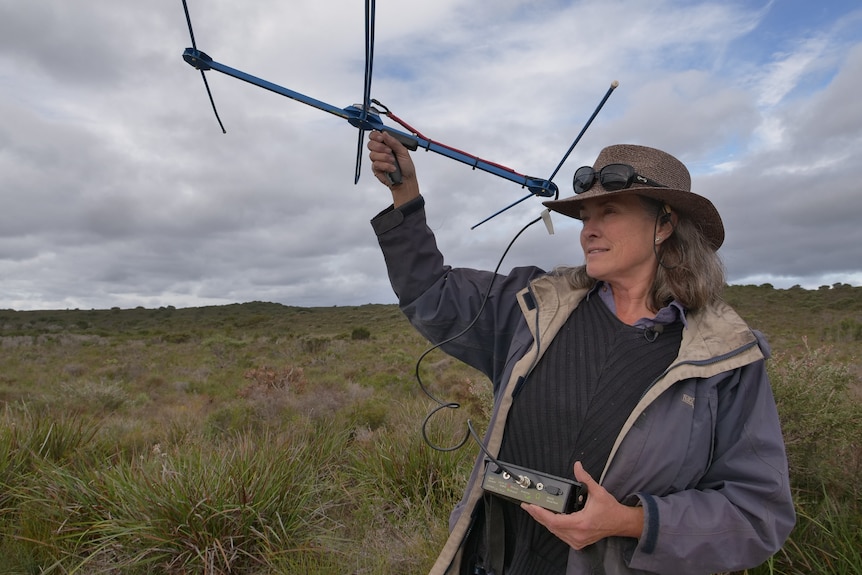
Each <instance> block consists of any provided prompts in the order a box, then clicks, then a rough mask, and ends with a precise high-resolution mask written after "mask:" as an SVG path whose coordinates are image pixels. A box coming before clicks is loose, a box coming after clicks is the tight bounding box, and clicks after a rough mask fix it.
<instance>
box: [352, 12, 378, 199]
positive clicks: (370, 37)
mask: <svg viewBox="0 0 862 575" xmlns="http://www.w3.org/2000/svg"><path fill="white" fill-rule="evenodd" d="M376 11H377V10H376V6H375V0H365V89H364V90H363V92H362V110H361V111H360V113H359V141H358V143H357V144H356V174H355V177H354V179H353V183H354V185H355V184H358V183H359V174H360V172H361V170H362V152H363V149H364V148H363V144H364V143H365V128H364V126H365V124H366V122H367V120H368V108H369V107H370V106H371V72H372V68H373V67H374V19H375V12H376Z"/></svg>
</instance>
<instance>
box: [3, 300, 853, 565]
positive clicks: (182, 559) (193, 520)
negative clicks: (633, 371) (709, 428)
mask: <svg viewBox="0 0 862 575" xmlns="http://www.w3.org/2000/svg"><path fill="white" fill-rule="evenodd" d="M725 298H726V299H727V301H728V302H730V303H731V304H732V305H733V306H734V307H735V308H736V309H737V310H738V311H739V312H740V314H741V315H742V316H743V317H744V318H746V320H747V321H748V322H749V323H750V324H751V325H752V327H754V328H755V329H758V330H760V331H762V332H764V333H765V334H766V336H767V337H768V339H769V341H770V344H771V346H772V348H773V354H774V355H773V358H772V359H771V360H770V362H769V370H770V375H771V378H772V382H773V389H774V393H775V397H776V402H777V404H778V406H779V412H780V415H781V419H782V426H783V431H784V434H785V440H786V443H787V448H788V455H789V458H790V465H791V481H792V487H793V490H794V494H795V496H796V501H797V510H798V512H799V522H798V525H797V527H796V529H795V530H794V532H793V534H792V535H791V538H790V540H789V541H788V543H787V545H785V547H784V549H782V550H781V551H780V552H779V553H778V554H776V555H775V556H774V557H773V558H772V559H771V560H770V561H769V562H768V563H767V564H765V565H763V566H761V567H759V568H757V569H754V570H752V571H751V572H752V573H758V574H760V573H764V574H765V573H782V574H797V573H798V574H802V573H827V574H831V573H834V574H839V573H840V574H844V573H862V559H860V554H859V549H862V530H860V525H862V489H860V487H859V484H860V483H859V481H858V479H857V478H858V477H859V476H860V474H862V456H860V453H862V445H860V439H862V385H860V376H862V369H860V365H862V364H860V361H862V360H860V357H859V352H860V349H862V346H860V341H862V288H858V287H852V286H848V285H846V284H836V285H833V286H823V287H822V288H821V289H818V290H804V289H802V288H799V287H794V288H791V289H787V290H777V289H775V288H773V287H772V286H770V285H768V284H767V285H761V286H729V287H728V288H727V290H726V293H725ZM427 347H428V346H427V343H426V342H425V341H423V340H422V339H421V337H420V336H418V335H417V334H416V333H415V331H414V330H413V329H412V328H411V327H410V325H409V324H408V323H407V321H406V320H405V319H404V317H403V316H402V314H401V312H400V311H399V310H398V309H397V307H395V306H393V305H366V306H344V307H342V306H338V307H327V308H300V307H293V306H285V305H280V304H273V303H265V302H251V303H245V304H234V305H227V306H211V307H200V308H174V307H170V306H169V307H163V308H158V309H145V308H141V307H138V308H135V309H119V308H114V309H110V310H49V311H13V310H0V365H2V367H3V368H2V370H0V572H2V573H58V574H66V573H73V572H74V573H86V574H91V573H124V574H125V573H128V574H131V575H137V574H142V575H143V574H150V573H160V574H161V573H168V574H172V573H176V574H180V573H183V574H184V573H205V574H208V575H216V574H222V573H234V574H249V575H252V574H253V575H257V574H264V573H266V574H273V573H285V574H288V573H308V574H320V575H322V574H329V573H363V574H369V575H375V574H381V575H382V574H384V573H387V574H388V573H405V574H412V573H417V574H418V573H424V572H426V571H427V569H428V568H429V567H430V564H431V563H432V561H433V559H434V557H435V556H436V553H437V551H438V550H439V548H440V546H441V545H442V543H443V541H444V540H445V537H446V528H447V517H448V514H449V511H450V509H451V507H452V506H453V505H454V504H455V502H456V501H457V499H458V498H459V497H460V494H461V490H462V489H463V486H464V483H465V482H466V479H467V476H468V474H469V472H470V467H471V465H472V460H473V458H474V457H475V456H476V454H477V451H478V448H477V447H476V446H475V445H472V444H470V443H468V444H467V445H466V446H465V447H464V448H462V449H460V450H458V451H455V452H451V453H443V452H439V451H435V450H433V449H431V448H429V447H428V446H427V445H426V444H425V443H424V442H423V440H422V432H421V429H420V428H421V424H422V421H423V419H424V418H425V415H426V414H427V412H428V410H429V408H430V407H431V405H430V402H429V400H428V399H427V398H426V397H425V396H424V395H423V394H422V393H421V392H420V390H419V389H418V386H417V384H416V381H415V378H414V371H415V369H416V360H417V358H418V357H419V356H420V355H421V354H422V352H423V351H425V350H426V349H427ZM419 370H420V373H421V374H422V377H423V381H424V382H425V383H426V384H427V385H428V386H429V387H430V388H431V389H432V391H433V392H434V393H435V395H437V396H438V397H443V398H445V399H447V400H452V401H457V402H459V403H460V404H461V405H462V407H461V409H459V410H444V411H443V412H441V413H440V414H438V415H437V416H435V418H434V419H433V421H432V426H431V427H432V429H431V433H433V436H434V438H435V441H438V443H440V444H443V445H452V444H455V443H457V442H458V441H460V439H461V438H462V437H463V434H464V433H465V431H466V428H465V421H466V420H467V419H468V418H469V419H471V420H472V421H473V422H474V424H475V425H476V426H477V427H478V428H480V430H481V429H484V427H485V425H486V423H487V417H488V412H489V406H490V401H491V400H490V394H489V392H488V386H487V385H486V381H485V378H484V377H483V376H482V375H481V374H479V373H477V372H475V371H473V370H471V369H470V368H467V367H466V366H464V365H462V364H460V363H458V362H456V361H453V360H452V359H451V358H448V357H447V356H445V355H444V354H443V353H442V352H439V351H434V352H432V353H431V354H430V355H429V356H428V357H427V358H426V360H425V361H423V363H422V364H421V365H420V366H419Z"/></svg>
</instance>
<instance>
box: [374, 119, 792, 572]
mask: <svg viewBox="0 0 862 575" xmlns="http://www.w3.org/2000/svg"><path fill="white" fill-rule="evenodd" d="M368 148H369V150H370V152H371V153H370V157H371V160H372V169H373V171H374V173H375V175H376V176H377V178H378V179H379V180H380V181H381V182H383V183H385V184H388V182H389V180H388V178H387V177H386V176H387V173H388V172H392V171H393V170H394V169H395V167H396V166H395V162H394V158H395V157H397V160H398V163H399V164H400V168H401V170H402V177H403V183H401V184H400V185H397V186H391V187H390V190H391V193H392V198H393V205H392V206H390V207H389V208H388V209H386V210H384V211H383V212H381V213H380V214H378V215H377V216H376V217H375V218H374V219H373V220H372V225H373V227H374V229H375V232H376V233H377V236H378V241H379V243H380V246H381V248H382V250H383V254H384V257H385V260H386V264H387V267H388V270H389V277H390V281H391V282H392V286H393V288H394V290H395V292H396V294H397V295H398V298H399V305H400V307H401V309H402V310H403V311H404V313H405V314H406V315H407V317H408V318H409V319H410V321H411V322H412V324H413V325H414V326H415V327H416V329H418V330H419V331H420V332H421V333H422V334H423V335H424V336H425V337H427V338H428V339H429V340H430V341H432V342H441V341H445V340H447V339H448V338H449V337H451V336H453V335H455V334H458V333H460V332H461V331H462V330H463V329H464V328H465V327H466V326H467V325H468V324H469V323H470V322H471V321H472V320H473V319H474V316H475V315H476V314H477V313H478V312H479V306H480V304H481V302H482V300H483V296H484V295H485V293H488V298H487V304H486V305H485V307H484V309H483V310H482V312H481V315H480V316H479V318H478V321H477V322H476V324H475V325H474V326H473V327H472V328H471V329H470V330H468V331H467V332H466V333H465V334H464V335H463V336H461V337H458V338H457V339H455V340H454V341H452V342H451V343H447V344H445V345H444V346H443V349H444V350H445V351H446V352H447V353H449V354H451V355H453V356H454V357H457V358H459V359H461V360H462V361H464V362H466V363H468V364H469V365H471V366H473V367H475V368H477V369H479V370H481V371H482V372H484V373H485V374H487V375H488V377H489V378H490V379H491V380H492V381H493V384H494V392H495V406H494V413H493V415H492V417H491V421H490V424H489V430H488V433H487V435H486V437H485V444H486V447H487V448H488V450H489V451H490V453H491V454H493V455H494V456H495V457H496V458H497V459H499V460H501V461H504V462H507V463H511V464H514V465H518V466H521V467H525V468H528V469H535V470H538V471H541V472H543V473H546V474H550V475H555V476H560V477H567V478H570V479H574V480H577V481H579V482H581V483H582V484H584V485H585V486H586V488H587V491H588V496H587V500H586V505H585V506H584V508H583V509H582V510H580V511H577V512H574V513H561V514H557V513H554V512H551V511H548V510H546V509H542V508H540V507H538V506H535V505H528V504H523V503H522V504H517V503H514V502H511V501H509V500H505V499H502V498H499V497H497V496H496V495H494V494H493V493H487V492H483V489H482V481H481V480H482V476H483V474H484V471H485V469H484V467H485V459H484V457H480V458H479V460H478V461H477V462H476V466H475V467H474V470H473V474H472V476H471V479H470V483H469V485H468V486H467V490H466V493H465V495H464V498H463V500H462V501H461V503H459V505H458V506H457V507H456V509H455V511H454V512H453V514H452V517H451V520H450V536H449V539H448V541H447V543H446V545H445V546H444V548H443V550H442V552H441V554H440V556H439V558H438V559H437V562H436V564H435V565H434V567H433V569H432V573H438V574H443V573H452V574H458V573H470V574H482V573H496V574H497V575H500V574H503V573H505V574H506V575H512V574H519V575H520V574H540V573H548V574H552V573H553V574H557V573H558V574H562V573H568V574H580V573H608V574H614V573H681V574H696V573H704V574H709V573H715V572H719V571H732V570H741V569H745V568H749V567H753V566H756V565H758V564H760V563H762V562H763V561H765V560H766V559H767V558H768V557H769V556H770V555H771V554H772V553H774V552H775V551H776V550H778V549H779V548H780V546H781V545H782V544H783V542H784V540H785V539H786V537H787V536H788V534H789V532H790V530H791V528H792V527H793V524H794V521H795V515H794V511H793V505H792V502H791V497H790V488H789V485H788V477H787V459H786V455H785V450H784V443H783V441H782V437H781V430H780V427H779V421H778V416H777V412H776V408H775V402H774V400H773V397H772V392H771V389H770V385H769V381H768V378H767V375H766V368H765V365H764V362H765V359H766V357H767V356H768V348H767V345H766V343H765V341H764V340H763V339H762V338H761V336H760V335H759V334H757V333H756V332H753V331H752V330H751V329H749V327H748V326H747V325H746V324H745V322H744V321H743V320H742V319H741V318H740V317H739V316H738V315H737V314H736V313H735V312H734V311H733V310H732V309H731V308H730V307H728V306H727V305H726V304H725V303H724V302H722V301H721V299H720V297H719V294H720V291H721V289H722V287H723V285H724V274H723V267H722V265H721V262H720V260H719V258H718V256H717V254H716V250H718V248H719V247H720V246H721V244H722V243H723V241H724V227H723V224H722V222H721V218H720V216H719V214H718V212H717V211H716V209H715V207H714V206H713V205H712V203H711V202H710V201H709V200H707V199H706V198H704V197H702V196H699V195H697V194H694V193H692V192H691V191H690V188H691V182H690V176H689V173H688V170H687V169H686V168H685V166H684V165H683V164H682V163H681V162H679V161H678V160H677V159H676V158H674V157H672V156H670V155H668V154H666V153H664V152H662V151H659V150H655V149H652V148H647V147H643V146H632V145H620V146H611V147H608V148H605V149H604V150H602V152H601V153H600V154H599V157H598V159H597V160H596V162H595V164H594V165H593V166H592V167H583V168H580V169H579V170H578V171H577V172H576V175H575V181H574V185H575V192H576V195H575V196H573V197H571V198H567V199H563V200H557V201H548V202H545V205H546V206H547V207H548V208H550V209H551V210H554V211H557V212H559V213H562V214H565V215H567V216H571V217H575V218H578V219H580V220H581V221H582V222H583V229H582V231H581V235H580V242H581V248H582V249H583V253H584V259H585V264H584V265H583V266H580V267H576V268H560V269H557V270H555V271H553V272H552V273H546V272H544V271H542V270H540V269H537V268H533V267H525V268H517V269H514V270H513V271H512V272H511V273H509V274H508V275H506V276H502V275H500V276H493V274H491V273H490V272H483V271H477V270H471V269H456V268H451V267H449V266H447V265H445V264H444V262H443V256H442V255H441V254H440V252H439V251H438V249H437V246H436V242H435V239H434V236H433V234H432V232H431V231H430V229H429V228H428V226H427V225H426V223H425V213H424V199H423V197H422V196H421V195H420V193H419V187H418V183H417V180H416V173H415V169H414V166H413V164H412V161H411V159H410V156H409V154H408V153H407V151H406V150H405V149H404V148H403V146H401V145H400V144H399V143H398V142H397V141H396V140H395V139H394V138H393V137H391V136H390V135H388V134H385V133H380V132H374V133H372V134H371V136H370V141H369V143H368ZM492 279H493V281H492ZM489 286H490V290H489Z"/></svg>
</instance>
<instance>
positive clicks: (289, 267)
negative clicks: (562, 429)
mask: <svg viewBox="0 0 862 575" xmlns="http://www.w3.org/2000/svg"><path fill="white" fill-rule="evenodd" d="M188 2H189V11H190V14H191V19H192V24H193V26H194V33H195V40H196V44H197V47H198V49H200V50H202V51H204V52H206V53H207V54H209V55H210V56H211V57H212V58H213V59H214V60H215V61H217V62H219V63H221V64H224V65H227V66H230V67H232V68H236V69H239V70H241V71H243V72H246V73H248V74H251V75H254V76H257V77H259V78H262V79H265V80H267V81H269V82H272V83H274V84H277V85H280V86H283V87H285V88H288V89H290V90H294V91H296V92H299V93H301V94H304V95H306V96H309V97H312V98H315V99H317V100H321V101H323V102H326V103H328V104H330V105H334V106H337V107H338V108H345V107H348V106H350V105H352V104H355V103H357V102H361V101H362V90H363V73H364V69H365V51H364V46H365V37H364V32H365V27H366V26H365V12H364V11H365V4H364V2H360V1H359V0H351V1H347V0H328V1H326V2H321V1H320V0H291V1H289V2H285V1H280V2H279V1H275V0H246V1H244V2H236V1H234V0H188ZM376 11H377V13H376V16H377V17H376V22H375V58H374V75H373V83H372V90H371V95H372V97H374V98H376V99H377V100H379V101H381V102H382V103H384V104H385V105H386V106H387V107H388V108H389V109H390V110H392V112H393V113H395V114H396V115H398V116H399V117H400V118H402V119H403V120H405V121H407V122H408V123H409V124H411V125H412V126H414V127H415V128H416V129H417V130H419V131H420V132H422V133H423V134H425V135H426V136H428V137H429V138H431V139H433V140H436V141H439V142H443V143H445V144H447V145H450V146H454V147H456V148H459V149H462V150H465V151H467V152H469V153H472V154H475V155H477V156H480V157H482V158H484V159H487V160H489V161H492V162H495V163H499V164H502V165H505V166H508V167H510V168H512V169H514V170H516V171H517V172H520V173H525V174H529V175H532V176H535V177H539V178H543V179H546V178H549V177H550V175H551V174H552V173H553V171H554V169H555V168H556V167H557V165H558V164H559V162H560V161H561V159H562V158H563V155H564V153H565V152H566V150H568V148H569V146H570V145H571V144H572V142H573V140H574V138H575V136H577V135H578V133H579V132H580V131H581V130H582V128H583V126H584V124H585V122H586V121H587V119H588V118H589V117H590V115H591V114H592V113H593V110H594V109H595V108H596V106H597V105H598V103H599V101H600V100H601V98H602V97H603V96H604V95H605V93H606V91H607V90H608V87H609V86H610V85H611V83H612V82H613V81H618V82H619V87H618V88H617V89H616V90H615V91H614V92H613V93H612V95H611V96H610V98H609V99H608V100H607V103H606V104H605V106H604V108H603V109H602V110H601V112H600V113H599V114H598V115H597V117H596V119H595V121H594V122H593V124H592V125H591V126H590V128H589V129H588V130H587V131H586V132H585V134H584V136H583V138H582V139H581V140H580V142H579V143H578V145H577V146H576V147H575V148H574V150H573V151H572V153H571V155H570V156H569V158H568V160H567V161H566V162H565V164H564V165H563V166H562V167H561V169H560V170H559V172H558V174H557V176H556V177H555V178H554V182H555V183H556V184H557V185H558V186H559V188H560V197H568V196H569V195H571V194H572V193H573V192H572V188H571V178H572V174H573V173H574V171H575V170H576V169H577V168H578V167H579V166H582V165H592V163H593V161H594V160H595V158H596V156H597V155H598V152H599V150H600V149H601V148H603V147H604V146H607V145H610V144H617V143H633V144H642V145H648V146H653V147H656V148H660V149H662V150H665V151H667V152H669V153H671V154H673V155H675V156H676V157H678V158H679V159H680V160H682V161H683V162H684V163H685V164H686V165H687V166H688V167H689V170H690V171H691V173H692V179H693V183H692V189H693V191H694V192H696V193H699V194H701V195H704V196H706V197H708V198H709V199H710V200H712V202H713V203H714V204H715V206H716V207H717V208H718V210H719V212H720V213H721V215H722V218H723V220H724V223H725V228H726V232H727V239H726V241H725V243H724V245H723V246H722V248H721V250H720V251H719V254H720V255H721V256H722V258H723V260H724V262H725V265H726V268H727V276H728V281H729V282H730V283H732V284H756V285H760V284H763V283H771V284H772V285H774V286H775V287H777V288H789V287H791V286H794V285H800V286H802V287H805V288H810V289H816V288H817V287H819V286H821V285H833V284H835V283H847V284H851V285H857V286H858V285H862V248H860V246H862V225H860V224H862V177H860V174H859V170H862V105H860V104H859V100H860V98H862V4H860V3H859V2H858V0H826V1H822V2H810V1H807V0H772V1H769V0H744V1H743V0H738V1H726V0H716V1H715V2H700V1H691V0H652V1H650V2H643V1H642V0H575V1H563V0H532V1H523V0H496V1H493V2H492V1H489V0H480V1H477V0H433V1H430V0H424V1H423V0H398V1H396V0H380V1H379V2H377V8H376ZM188 46H191V40H190V37H189V31H188V26H187V24H186V19H185V14H184V12H183V7H182V2H181V0H159V1H155V2H104V1H102V0H76V1H75V2H68V1H64V0H37V1H28V2H21V1H20V0H0V308H3V309H17V310H35V309H107V308H112V307H120V308H132V307H138V306H142V307H147V308H155V307H162V306H175V307H192V306H205V305H222V304H230V303H242V302H248V301H269V302H278V303H282V304H285V305H293V306H303V307H311V306H347V305H363V304H367V303H394V302H395V301H396V300H395V296H394V295H393V294H392V291H391V288H390V287H389V284H388V280H387V276H386V270H385V267H384V264H383V258H382V256H381V254H380V252H379V248H378V246H377V240H376V237H375V235H374V233H373V231H372V229H371V226H370V224H369V220H370V219H371V218H372V217H374V215H375V214H377V213H378V212H379V211H380V210H382V209H384V208H385V207H386V206H387V205H388V204H389V203H390V200H391V198H390V195H389V191H388V190H387V189H386V188H385V187H384V186H382V185H381V184H380V183H379V182H377V180H376V179H375V178H374V177H373V176H372V175H371V169H370V163H369V161H368V158H367V152H365V153H363V172H362V176H361V178H360V181H359V183H358V184H357V185H354V183H353V174H354V160H355V155H356V141H357V135H356V129H355V128H353V127H352V126H351V125H350V124H349V123H347V122H346V121H344V120H343V119H340V118H338V117H336V116H333V115H330V114H327V113H324V112H322V111H320V110H318V109H316V108H313V107H311V106H307V105H305V104H302V103H299V102H296V101H294V100H290V99H288V98H285V97H283V96H280V95H277V94H274V93H271V92H268V91H266V90H263V89H261V88H259V87H257V86H254V85H250V84H247V83H245V82H241V81H239V80H236V79H235V78H232V77H229V76H226V75H223V74H220V73H218V72H216V71H210V72H207V73H206V74H207V76H206V77H207V80H208V82H209V85H210V87H211V89H212V93H213V97H214V99H215V103H216V106H217V108H218V112H219V115H220V117H221V119H222V121H223V122H224V125H225V128H226V130H227V133H226V134H223V133H222V132H221V129H220V128H219V125H218V122H217V121H216V118H215V115H214V114H213V111H212V109H211V107H210V103H209V100H208V98H207V94H206V91H205V89H204V84H203V82H202V80H201V74H200V72H199V71H197V70H195V69H194V68H192V67H191V66H189V65H188V64H186V63H185V62H184V61H183V58H182V53H183V50H184V49H185V48H186V47H188ZM385 122H386V123H387V124H388V125H392V126H394V127H398V126H397V125H395V124H393V123H392V122H391V121H390V120H386V119H385ZM414 161H415V163H416V167H417V173H418V176H419V181H420V187H421V190H422V193H423V195H424V196H425V198H426V202H427V214H428V222H429V225H430V226H431V228H432V229H434V231H435V232H436V234H437V238H438V243H439V245H440V248H441V250H442V251H443V253H444V254H445V256H446V261H447V263H448V264H450V265H453V266H459V267H475V268H483V269H494V267H495V266H496V265H497V264H498V262H499V260H500V258H501V256H502V255H503V253H504V251H505V249H506V247H507V245H508V244H509V242H510V241H511V240H512V238H513V237H515V235H516V234H517V233H518V232H519V231H520V230H521V228H522V227H523V226H524V225H526V224H527V223H529V222H530V221H532V220H534V219H535V218H537V217H538V216H539V215H540V213H541V211H542V209H543V207H542V205H541V200H540V199H539V198H530V199H528V200H526V201H524V202H522V203H520V204H518V205H517V206H516V207H514V208H512V209H510V210H508V211H506V212H505V213H504V214H502V215H500V216H498V217H496V218H494V219H492V220H491V221H489V222H487V223H485V224H483V225H482V226H479V227H478V228H476V229H474V230H471V226H473V225H474V224H476V223H477V222H479V221H481V220H483V219H484V218H486V217H487V216H489V215H491V214H493V213H495V212H496V211H498V210H500V209H501V208H503V207H505V206H507V205H509V204H511V203H512V202H514V201H516V200H518V199H520V198H522V197H524V195H525V194H526V192H525V190H523V189H522V188H521V187H520V186H519V185H518V184H515V183H513V182H510V181H508V180H504V179H502V178H499V177H497V176H494V175H491V174H488V173H484V172H481V171H476V170H472V169H470V167H468V166H465V165H463V164H460V163H458V162H455V161H453V160H451V159H449V158H446V157H444V156H441V155H438V154H435V153H432V152H426V151H421V150H420V151H418V152H415V153H414ZM553 224H554V231H555V233H554V234H553V235H550V234H549V233H548V230H547V229H546V228H545V227H544V226H543V225H541V224H538V225H534V226H531V227H530V228H528V229H527V231H525V232H524V233H523V234H522V235H521V236H520V237H519V238H518V240H517V241H516V242H515V244H514V246H513V247H512V249H511V251H510V252H509V253H508V255H507V256H506V258H505V259H504V260H503V262H502V266H501V269H502V270H503V271H507V270H509V269H511V268H513V267H516V266H522V265H538V266H541V267H543V268H545V269H550V268H552V267H554V266H556V265H562V264H565V265H578V264H580V263H582V262H583V256H582V254H581V251H580V247H579V244H578V233H579V230H580V223H579V222H578V221H576V220H572V219H568V218H565V217H563V216H561V215H555V216H554V217H553Z"/></svg>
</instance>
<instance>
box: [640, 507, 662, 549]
mask: <svg viewBox="0 0 862 575" xmlns="http://www.w3.org/2000/svg"><path fill="white" fill-rule="evenodd" d="M637 497H638V498H639V499H640V501H641V504H642V505H643V508H644V515H645V519H644V530H643V534H642V535H641V539H640V548H641V551H642V552H643V553H646V554H651V553H653V552H654V551H655V547H656V544H657V543H658V528H659V518H658V505H657V504H656V501H655V498H654V497H653V496H652V495H650V494H648V493H638V494H637Z"/></svg>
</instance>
